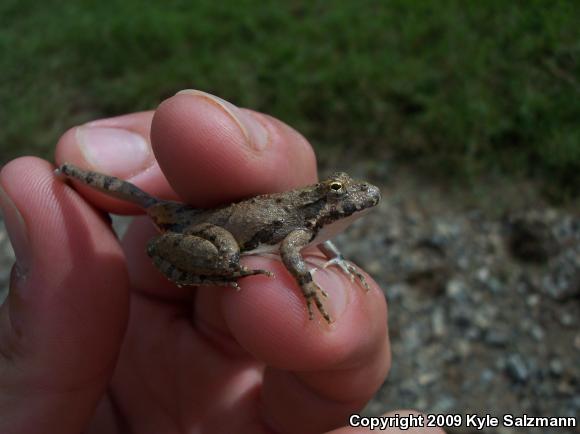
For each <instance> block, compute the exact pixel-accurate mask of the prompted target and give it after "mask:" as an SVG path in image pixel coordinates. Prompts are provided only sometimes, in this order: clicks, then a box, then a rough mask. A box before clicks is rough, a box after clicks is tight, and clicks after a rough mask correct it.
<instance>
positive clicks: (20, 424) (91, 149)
mask: <svg viewBox="0 0 580 434" xmlns="http://www.w3.org/2000/svg"><path fill="white" fill-rule="evenodd" d="M55 160H56V164H61V163H63V162H65V161H67V162H70V163H73V164H76V165H78V166H80V167H83V168H88V169H92V170H96V171H99V172H102V173H107V174H110V175H114V176H118V177H121V178H124V179H128V180H130V181H131V182H133V183H134V184H136V185H138V186H139V187H141V188H142V189H144V190H146V191H148V192H149V193H151V194H153V195H155V196H160V197H163V198H171V199H179V200H181V201H184V202H187V203H189V204H191V205H194V206H199V207H211V206H215V205H218V204H222V203H228V202H232V201H235V200H237V199H241V198H245V197H248V196H252V195H256V194H259V193H268V192H275V191H285V190H288V189H291V188H295V187H298V186H302V185H306V184H309V183H312V182H313V181H315V180H316V176H317V175H316V162H315V157H314V153H313V151H312V148H311V147H310V145H309V144H308V142H307V141H306V140H305V139H304V138H303V137H302V136H301V135H300V134H299V133H297V132H296V131H295V130H293V129H292V128H290V127H288V126H287V125H285V124H283V123H282V122H280V121H278V120H276V119H274V118H272V117H269V116H267V115H263V114H259V113H256V112H253V111H250V110H243V109H239V108H237V107H234V106H233V105H231V104H229V103H227V102H225V101H223V100H220V99H218V98H216V97H213V96H211V95H208V94H203V93H200V92H186V93H180V94H178V95H176V96H174V97H172V98H169V99H168V100H166V101H164V102H163V103H162V104H161V105H160V107H159V108H158V109H157V110H156V111H155V113H154V112H141V113H133V114H129V115H125V116H120V117H116V118H111V119H103V120H98V121H94V122H91V123H88V124H85V125H83V126H81V127H75V128H72V129H71V130H69V131H67V132H66V133H65V134H64V135H63V136H62V137H61V139H60V140H59V142H58V145H57V149H56V156H55ZM53 170H54V166H53V165H52V164H50V163H48V162H46V161H44V160H41V159H38V158H34V157H23V158H19V159H16V160H14V161H11V162H10V163H8V164H6V165H5V166H4V167H3V169H2V171H1V172H0V205H1V206H2V210H3V215H4V218H5V222H6V226H7V230H8V233H9V236H10V239H11V242H12V244H13V247H14V251H15V254H16V259H17V261H16V265H15V266H14V268H13V271H12V275H11V283H10V293H9V296H8V298H7V299H6V301H5V302H4V303H3V305H2V306H1V307H0V432H2V433H14V434H25V433H26V434H27V433H38V432H39V428H40V427H41V432H42V433H45V434H51V433H58V434H68V433H71V434H72V433H75V434H76V433H79V432H85V433H110V434H116V433H129V432H130V433H136V434H146V433H160V432H163V433H183V432H208V433H221V432H236V433H270V432H280V433H285V432H301V433H308V432H317V433H319V432H324V431H327V430H330V429H333V428H337V427H340V426H343V425H345V424H346V422H347V420H348V416H349V415H350V414H352V413H354V412H356V411H358V410H359V409H361V408H362V407H363V406H364V405H365V403H366V402H367V401H368V400H369V399H370V398H371V397H372V396H373V394H374V393H375V392H376V391H377V389H378V388H379V387H380V385H381V383H382V382H383V380H384V379H385V377H386V375H387V372H388V370H389V366H390V348H389V340H388V331H387V320H386V315H387V310H386V303H385V300H384V297H383V295H382V292H381V291H380V289H379V288H378V287H377V285H376V283H375V282H374V281H373V280H372V279H371V278H370V277H368V276H367V280H368V282H369V285H370V288H371V289H370V291H368V292H365V291H364V290H362V289H361V288H360V287H359V286H358V285H357V284H356V283H355V284H352V283H351V282H350V280H349V279H348V277H346V276H344V275H343V274H342V273H341V272H340V271H338V270H337V269H334V267H331V268H329V269H327V270H321V271H318V272H317V273H316V275H315V279H316V281H317V282H318V283H319V285H320V286H321V287H322V288H324V289H325V290H326V291H327V292H328V293H329V299H328V300H327V301H326V305H327V308H328V310H329V311H330V314H331V315H332V317H333V318H334V319H335V322H334V323H333V324H332V325H331V326H328V325H327V324H326V323H325V322H324V321H323V320H320V318H317V319H316V320H314V321H310V320H308V313H307V310H306V306H305V301H304V299H303V297H302V295H301V292H300V289H299V288H298V287H297V285H296V283H295V282H294V280H293V279H292V277H291V276H290V275H289V274H288V272H287V271H286V270H285V268H284V267H283V265H282V264H281V263H280V262H279V260H277V259H275V258H271V257H251V258H245V259H244V264H245V265H248V266H252V267H255V268H265V269H268V270H272V271H273V272H274V273H275V275H276V278H273V279H269V278H267V277H264V276H253V277H247V278H244V279H240V281H239V284H240V286H241V288H242V289H241V291H239V292H236V291H234V290H232V289H231V288H217V287H200V288H178V287H176V286H175V285H173V284H172V283H170V282H169V281H167V280H166V279H165V278H164V277H163V276H162V275H161V274H160V273H159V272H158V271H157V270H156V269H155V268H154V267H153V265H152V264H151V262H150V259H149V258H148V257H147V255H146V253H145V246H146V243H147V241H148V240H149V239H150V238H151V237H152V236H153V235H155V230H154V228H153V227H152V225H151V223H150V222H149V221H148V220H147V219H146V218H144V217H137V218H136V219H135V221H134V222H133V223H132V224H131V226H130V228H129V230H128V232H127V234H126V235H125V237H124V238H123V240H122V241H119V240H118V239H117V238H116V236H115V235H114V233H113V232H112V230H111V228H110V225H109V222H108V220H107V218H106V217H104V213H103V212H115V213H128V214H130V213H138V210H137V209H136V208H134V207H133V206H132V205H130V204H126V203H123V202H119V201H117V200H115V199H112V198H110V197H106V196H104V195H102V194H100V193H98V192H95V191H93V190H90V189H88V188H86V187H84V186H81V185H76V184H75V185H74V187H73V186H71V185H69V184H67V183H65V182H64V181H63V180H62V179H59V178H58V177H56V176H55V175H54V173H53ZM309 260H310V261H311V262H312V264H313V265H320V264H322V263H323V258H322V256H321V254H320V252H318V251H317V250H315V249H312V250H311V252H310V253H309ZM346 432H348V433H355V432H367V431H366V430H364V429H353V428H348V429H347V428H345V429H338V430H336V431H333V433H335V434H337V433H346ZM387 432H389V431H387ZM392 432H397V431H392ZM406 432H411V431H406ZM423 432H427V431H423ZM434 432H438V431H434Z"/></svg>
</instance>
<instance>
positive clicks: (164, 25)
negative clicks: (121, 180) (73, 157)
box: [0, 0, 580, 196]
mask: <svg viewBox="0 0 580 434" xmlns="http://www.w3.org/2000/svg"><path fill="white" fill-rule="evenodd" d="M0 17H1V18H0V19H1V21H2V26H0V101H1V104H0V152H1V158H0V161H6V160H7V159H9V158H12V157H15V156H18V155H23V154H38V155H43V156H50V155H51V150H52V148H53V146H54V143H55V141H56V140H57V138H58V136H59V135H60V134H61V133H62V132H63V131H64V130H65V129H66V128H68V127H70V126H72V125H75V124H78V123H80V122H83V121H86V120H90V119H94V118H97V117H102V116H111V115H115V114H120V113H124V112H130V111H136V110H143V109H149V108H154V107H155V106H156V105H157V104H158V103H159V102H160V101H161V100H162V99H163V98H165V97H168V96H169V95H172V94H173V93H175V92H176V91H177V90H179V89H181V88H186V87H194V88H198V89H203V90H206V91H209V92H212V93H215V94H217V95H220V96H222V97H224V98H226V99H229V100H231V101H233V102H234V103H236V104H238V105H242V106H246V107H251V108H254V109H256V110H260V111H264V112H267V113H270V114H273V115H275V116H277V117H279V118H281V119H283V120H285V121H286V122H288V123H289V124H292V125H294V126H295V127H297V128H298V129H299V130H300V131H302V132H303V133H304V134H305V135H306V136H307V137H308V138H309V139H311V141H312V142H314V143H315V144H316V145H317V146H319V147H320V148H322V149H326V151H327V152H328V151H329V150H330V152H334V151H333V150H334V149H340V152H343V150H346V149H348V150H352V151H354V153H355V154H358V155H361V156H363V155H374V156H379V157H382V156H383V155H385V152H387V150H388V152H389V153H392V154H393V155H395V156H398V157H401V158H405V159H408V160H412V161H413V162H414V164H417V165H418V167H420V168H421V169H422V170H431V171H433V173H440V174H441V173H444V174H455V175H459V176H467V177H471V178H473V177H476V178H477V177H478V176H480V175H483V174H488V173H490V172H491V173H500V174H507V175H508V177H509V176H516V177H521V176H528V177H531V178H534V179H540V180H543V185H544V187H545V189H546V190H547V191H549V192H551V193H552V194H555V195H557V196H563V195H566V194H568V195H573V194H577V193H578V191H579V190H580V175H579V173H580V122H579V119H580V31H579V30H578V27H579V26H578V23H579V22H580V9H579V8H578V7H577V4H576V3H574V2H569V1H532V0H530V1H527V2H523V1H522V2H520V1H518V2H503V1H487V2H460V1H444V0H441V1H416V2H414V1H403V0H391V1H371V0H363V1H357V2H354V1H353V2H345V1H338V0H336V1H314V2H307V1H288V2H273V1H257V0H244V1H225V2H219V1H216V0H198V1H187V2H186V1H164V2H161V1H159V2H140V1H136V0H124V1H109V2H97V1H85V2H78V1H72V0H67V1H60V2H51V1H47V2H33V1H31V0H3V1H2V3H1V4H0Z"/></svg>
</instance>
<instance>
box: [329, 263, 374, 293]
mask: <svg viewBox="0 0 580 434" xmlns="http://www.w3.org/2000/svg"><path fill="white" fill-rule="evenodd" d="M333 265H336V266H337V267H339V268H340V269H341V270H342V271H343V272H344V273H345V274H346V275H347V276H349V277H350V281H351V282H352V283H354V280H355V278H358V280H359V281H360V283H361V284H362V286H364V288H365V289H366V290H367V291H368V290H369V289H370V288H369V284H368V283H367V280H366V279H365V276H364V275H363V274H362V273H361V272H360V271H358V269H357V268H356V267H355V266H354V264H353V263H352V262H350V261H348V260H346V259H344V257H343V256H342V255H339V256H335V257H334V258H332V259H330V260H328V261H326V263H325V264H324V265H323V266H322V268H328V267H331V266H333Z"/></svg>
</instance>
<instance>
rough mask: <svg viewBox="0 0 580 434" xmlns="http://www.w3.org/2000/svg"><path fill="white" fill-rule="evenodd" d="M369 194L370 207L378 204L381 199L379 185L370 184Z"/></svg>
mask: <svg viewBox="0 0 580 434" xmlns="http://www.w3.org/2000/svg"><path fill="white" fill-rule="evenodd" d="M367 194H368V198H369V207H371V206H376V205H378V203H379V202H380V201H381V190H379V187H376V186H374V185H369V186H368V190H367Z"/></svg>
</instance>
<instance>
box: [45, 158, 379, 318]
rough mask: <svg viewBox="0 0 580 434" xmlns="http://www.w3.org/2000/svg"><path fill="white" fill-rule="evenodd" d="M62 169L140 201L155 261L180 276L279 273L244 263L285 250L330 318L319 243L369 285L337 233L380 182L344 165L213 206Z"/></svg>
mask: <svg viewBox="0 0 580 434" xmlns="http://www.w3.org/2000/svg"><path fill="white" fill-rule="evenodd" d="M55 173H56V174H57V175H58V176H61V177H65V179H66V178H68V179H71V180H73V181H78V182H80V183H82V184H86V185H88V186H90V187H92V188H94V189H96V190H98V191H100V192H103V193H105V194H107V195H109V196H112V197H115V198H117V199H121V200H123V201H127V202H130V203H133V204H135V205H137V206H138V207H139V208H141V209H142V210H143V211H144V212H145V213H146V214H147V215H148V217H149V218H150V219H151V220H152V222H153V224H154V225H155V227H156V228H157V230H158V232H159V235H157V236H155V237H154V238H152V239H151V240H150V241H149V242H148V244H147V254H148V256H149V257H150V258H151V260H152V262H153V264H154V265H155V266H156V268H157V269H158V270H159V271H160V272H161V274H163V275H164V276H165V277H166V278H167V279H169V280H170V281H171V282H173V283H174V284H176V285H178V286H180V287H183V286H201V285H216V286H231V287H234V288H236V289H238V290H239V285H238V283H237V280H238V279H240V278H243V277H247V276H255V275H265V276H269V277H271V276H273V273H272V272H271V271H268V270H263V269H250V268H248V267H246V266H244V265H242V264H241V262H240V259H241V257H243V256H246V255H260V254H269V253H274V254H279V256H280V258H281V261H282V263H283V264H284V266H285V268H286V269H287V270H288V271H289V272H290V273H291V274H292V276H293V277H294V279H295V281H296V283H297V284H298V286H299V287H300V289H301V291H302V294H303V296H304V298H305V300H306V307H307V310H308V316H309V319H310V320H312V319H314V317H315V314H314V308H313V305H315V306H316V308H317V310H318V312H319V313H320V315H321V316H322V317H323V318H324V320H325V321H326V322H327V323H329V324H331V323H332V322H333V319H332V318H331V316H330V314H329V313H328V311H327V309H326V307H325V305H324V299H326V298H328V293H327V292H326V291H325V290H324V289H323V288H321V287H320V286H319V285H318V284H317V283H316V282H315V281H314V278H313V276H314V274H315V272H316V271H318V270H319V268H316V267H314V268H309V267H308V265H307V262H306V260H305V257H304V256H303V253H302V252H303V250H304V249H306V248H307V247H310V246H318V247H319V249H320V251H321V252H322V253H323V255H324V256H325V258H326V262H325V263H324V264H323V266H322V268H327V267H330V266H337V267H339V269H340V270H342V272H344V273H345V274H346V275H347V276H348V277H350V280H351V282H353V283H354V281H355V279H356V280H358V282H359V283H360V284H361V286H362V287H364V288H365V289H366V290H367V291H368V290H369V285H368V283H367V281H366V279H365V277H364V275H363V274H362V273H361V272H360V271H358V269H357V268H356V267H355V266H354V264H352V263H351V262H350V261H348V260H346V259H345V258H344V257H343V255H342V254H341V253H340V250H338V249H337V247H336V246H335V245H334V244H333V243H332V241H331V238H333V237H334V236H335V235H337V234H339V233H341V232H342V231H344V230H345V229H346V228H347V227H348V226H349V225H350V224H351V223H352V222H353V221H355V220H357V219H358V218H360V217H361V216H363V215H364V214H365V213H366V212H368V211H369V210H371V209H372V208H373V207H375V206H376V205H377V204H378V203H379V201H380V199H381V193H380V189H379V188H378V187H376V186H374V185H372V184H370V183H368V182H366V181H357V180H355V179H353V178H351V177H350V176H349V175H348V174H346V173H344V172H336V173H334V174H332V175H330V176H329V177H328V178H327V179H325V180H322V181H320V182H317V183H315V184H312V185H308V186H305V187H301V188H297V189H295V190H291V191H285V192H279V193H269V194H261V195H257V196H254V197H249V198H246V199H243V200H240V201H237V202H234V203H231V204H226V205H222V206H218V207H215V208H207V209H206V208H197V207H193V206H191V205H188V204H185V203H182V202H178V201H172V200H165V199H160V198H156V197H153V196H152V195H150V194H148V193H146V192H145V191H143V190H141V189H140V188H139V187H137V186H136V185H134V184H132V183H130V182H128V181H125V180H122V179H120V178H117V177H115V176H110V175H106V174H102V173H98V172H95V171H92V170H85V169H82V168H80V167H78V166H75V165H73V164H70V163H64V164H62V165H61V166H60V167H58V168H57V169H56V170H55Z"/></svg>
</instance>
